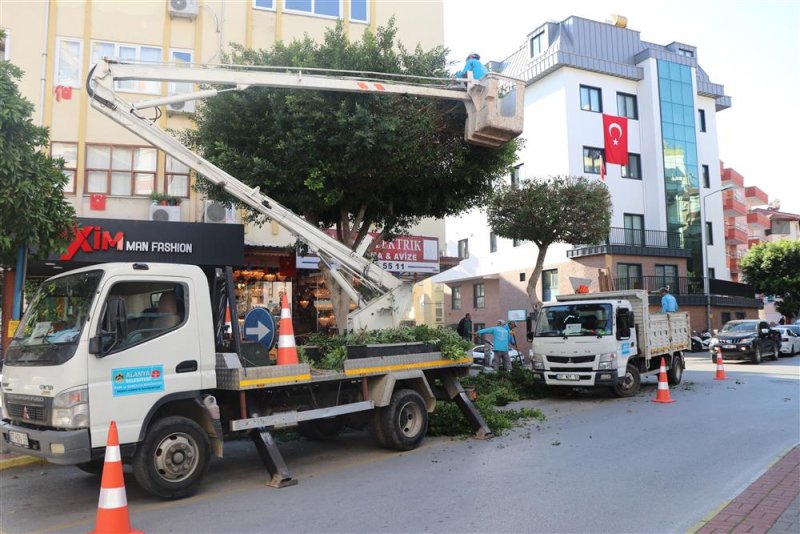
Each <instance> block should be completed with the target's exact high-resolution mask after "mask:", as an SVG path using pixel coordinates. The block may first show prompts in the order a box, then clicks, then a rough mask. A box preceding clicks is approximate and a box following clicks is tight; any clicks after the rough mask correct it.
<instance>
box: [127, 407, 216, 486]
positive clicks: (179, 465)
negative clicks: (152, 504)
mask: <svg viewBox="0 0 800 534" xmlns="http://www.w3.org/2000/svg"><path fill="white" fill-rule="evenodd" d="M210 448H211V444H210V442H209V439H208V434H206V432H205V431H204V430H203V429H202V428H201V427H200V425H198V424H197V423H195V422H194V421H192V420H191V419H187V418H186V417H179V416H171V417H165V418H163V419H159V420H158V421H156V422H155V423H153V425H152V427H150V428H149V429H148V430H147V435H146V436H145V438H144V441H143V442H142V443H140V444H139V446H138V447H137V448H136V454H135V455H134V457H133V474H134V476H135V477H136V481H137V482H138V483H139V485H140V486H142V488H144V489H145V490H147V491H148V492H149V493H152V494H153V495H157V496H159V497H161V498H164V499H180V498H181V497H185V496H187V495H189V493H191V491H192V489H193V487H194V486H195V485H196V484H197V483H199V481H200V479H201V478H203V475H204V474H205V472H206V470H207V469H208V464H209V461H210V460H211V455H210Z"/></svg>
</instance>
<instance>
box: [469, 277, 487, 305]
mask: <svg viewBox="0 0 800 534" xmlns="http://www.w3.org/2000/svg"><path fill="white" fill-rule="evenodd" d="M472 307H473V308H475V309H479V308H485V307H486V286H484V285H483V283H482V282H481V283H479V284H473V285H472Z"/></svg>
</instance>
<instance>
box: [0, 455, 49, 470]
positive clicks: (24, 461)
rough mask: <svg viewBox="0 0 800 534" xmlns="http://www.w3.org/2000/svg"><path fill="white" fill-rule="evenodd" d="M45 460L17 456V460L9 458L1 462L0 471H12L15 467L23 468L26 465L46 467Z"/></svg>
mask: <svg viewBox="0 0 800 534" xmlns="http://www.w3.org/2000/svg"><path fill="white" fill-rule="evenodd" d="M44 463H45V460H42V459H41V458H35V457H33V456H17V457H16V458H8V459H5V460H0V471H4V470H6V469H11V468H13V467H23V466H26V465H33V464H41V465H44Z"/></svg>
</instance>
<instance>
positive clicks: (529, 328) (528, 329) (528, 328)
mask: <svg viewBox="0 0 800 534" xmlns="http://www.w3.org/2000/svg"><path fill="white" fill-rule="evenodd" d="M525 337H527V338H528V341H533V314H532V313H529V314H528V317H526V318H525Z"/></svg>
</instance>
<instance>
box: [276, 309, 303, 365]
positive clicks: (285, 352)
mask: <svg viewBox="0 0 800 534" xmlns="http://www.w3.org/2000/svg"><path fill="white" fill-rule="evenodd" d="M278 328H279V330H278V332H279V335H278V365H292V364H296V363H299V360H298V359H297V345H296V344H295V342H294V328H293V327H292V312H291V311H289V302H288V301H287V300H286V293H284V294H283V296H282V297H281V322H280V325H279V327H278Z"/></svg>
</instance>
